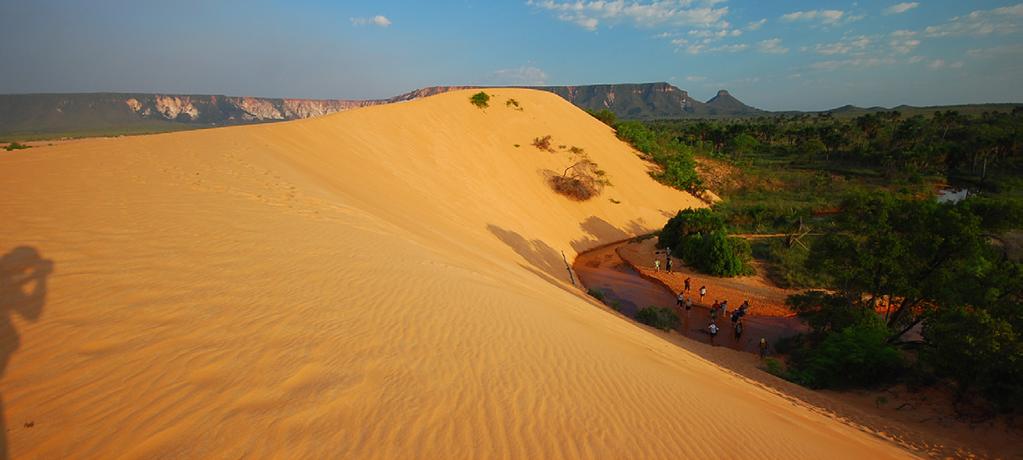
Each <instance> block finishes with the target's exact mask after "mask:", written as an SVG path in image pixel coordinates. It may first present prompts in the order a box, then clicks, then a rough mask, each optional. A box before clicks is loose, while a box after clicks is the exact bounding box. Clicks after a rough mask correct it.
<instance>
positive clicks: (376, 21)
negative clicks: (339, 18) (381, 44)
mask: <svg viewBox="0 0 1023 460" xmlns="http://www.w3.org/2000/svg"><path fill="white" fill-rule="evenodd" d="M348 20H349V21H351V22H352V25H353V26H366V25H373V26H378V27H389V26H390V25H391V20H390V19H387V16H384V15H380V14H378V15H376V16H373V17H371V18H349V19H348Z"/></svg>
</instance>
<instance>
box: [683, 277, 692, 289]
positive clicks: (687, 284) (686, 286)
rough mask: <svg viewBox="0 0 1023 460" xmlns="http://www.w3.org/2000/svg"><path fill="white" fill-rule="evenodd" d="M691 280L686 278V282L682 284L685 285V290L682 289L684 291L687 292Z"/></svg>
mask: <svg viewBox="0 0 1023 460" xmlns="http://www.w3.org/2000/svg"><path fill="white" fill-rule="evenodd" d="M691 280H692V278H688V277H687V278H686V280H685V282H684V284H685V288H684V289H683V290H684V291H686V292H689V282H690V281H691Z"/></svg>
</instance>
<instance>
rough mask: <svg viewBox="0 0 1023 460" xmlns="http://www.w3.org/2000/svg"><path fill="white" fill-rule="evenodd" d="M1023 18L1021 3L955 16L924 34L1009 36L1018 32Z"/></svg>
mask: <svg viewBox="0 0 1023 460" xmlns="http://www.w3.org/2000/svg"><path fill="white" fill-rule="evenodd" d="M1021 18H1023V3H1018V4H1016V5H1012V6H1005V7H1001V8H995V9H991V10H976V11H973V12H971V13H970V14H967V15H965V16H956V17H954V18H952V19H950V20H949V21H948V22H946V23H945V24H940V25H936V26H929V27H927V28H926V29H924V33H925V34H926V35H927V36H929V37H956V36H964V35H970V36H985V35H992V34H1000V35H1005V34H1011V33H1015V32H1017V31H1019V23H1020V19H1021Z"/></svg>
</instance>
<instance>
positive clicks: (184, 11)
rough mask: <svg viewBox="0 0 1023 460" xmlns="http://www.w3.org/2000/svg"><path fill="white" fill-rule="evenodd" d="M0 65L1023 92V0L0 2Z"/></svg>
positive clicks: (244, 80) (869, 93) (782, 101)
mask: <svg viewBox="0 0 1023 460" xmlns="http://www.w3.org/2000/svg"><path fill="white" fill-rule="evenodd" d="M0 62H2V63H3V65H2V66H3V71H2V72H0V93H25V92H79V91H145V92H169V93H194V94H208V93H213V94H229V95H251V96H268V97H309V98H350V99H362V98H378V97H387V96H392V95H395V94H398V93H402V92H405V91H408V90H411V89H414V88H417V87H422V86H430V85H460V84H495V85H496V84H548V85H562V84H591V83H624V82H654V81H668V82H670V83H672V84H675V85H676V86H678V87H680V88H682V89H686V90H688V91H689V92H690V94H691V95H692V96H693V97H695V98H697V99H701V100H706V99H708V98H710V97H712V96H713V95H714V93H715V92H716V91H717V90H718V89H728V90H730V91H731V92H732V94H733V95H735V96H736V97H738V98H739V99H741V100H743V101H744V102H746V103H748V104H751V105H754V106H757V107H761V108H765V109H769V110H786V109H801V110H813V109H827V108H833V107H837V106H841V105H844V104H855V105H860V106H873V105H884V106H893V105H898V104H914V105H934V104H949V103H971V102H1023V3H1019V0H1016V1H965V2H964V1H948V0H940V1H939V0H919V1H914V2H901V1H867V0H865V1H857V2H838V1H831V2H828V1H784V2H781V1H752V0H674V1H656V0H655V1H627V0H621V1H613V0H612V1H606V0H605V1H599V0H598V1H587V0H573V1H564V0H531V1H525V0H523V1H471V0H452V1H431V2H423V1H395V2H384V1H376V2H355V1H340V0H338V1H314V0H293V1H289V2H284V1H279V2H275V1H260V0H247V1H244V0H181V1H178V2H159V3H158V2H145V1H143V2H140V1H128V0H96V1H90V2H83V1H80V0H74V1H72V0H32V1H28V0H26V1H12V0H0Z"/></svg>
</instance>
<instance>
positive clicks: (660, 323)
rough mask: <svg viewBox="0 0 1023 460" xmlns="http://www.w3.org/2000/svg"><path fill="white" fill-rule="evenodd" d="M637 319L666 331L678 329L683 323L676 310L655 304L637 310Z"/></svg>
mask: <svg viewBox="0 0 1023 460" xmlns="http://www.w3.org/2000/svg"><path fill="white" fill-rule="evenodd" d="M636 321H639V322H641V323H643V324H646V325H647V326H653V327H656V328H657V329H660V330H662V331H666V332H667V331H670V330H672V329H678V327H679V324H681V322H680V321H679V319H678V315H676V314H675V311H674V310H672V309H670V308H662V307H655V306H653V305H651V306H649V307H646V308H644V309H641V310H640V311H638V312H636Z"/></svg>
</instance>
